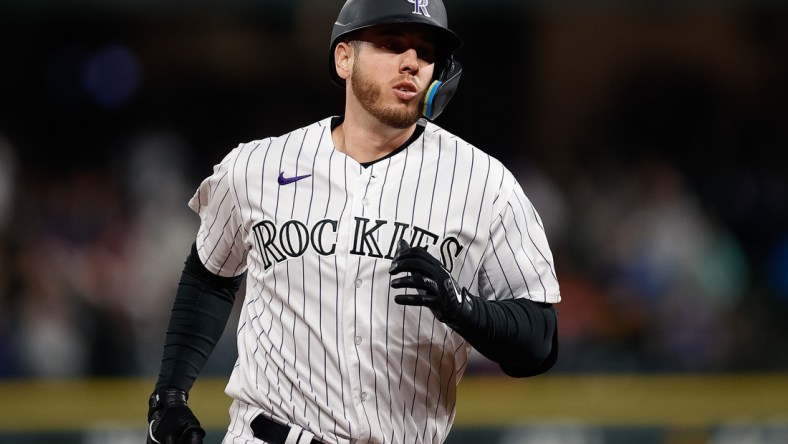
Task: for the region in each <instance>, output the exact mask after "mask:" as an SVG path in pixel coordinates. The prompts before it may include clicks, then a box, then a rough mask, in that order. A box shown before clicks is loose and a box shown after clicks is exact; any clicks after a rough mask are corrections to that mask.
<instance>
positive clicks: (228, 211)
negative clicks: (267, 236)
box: [189, 147, 247, 277]
mask: <svg viewBox="0 0 788 444" xmlns="http://www.w3.org/2000/svg"><path fill="white" fill-rule="evenodd" d="M239 151H240V147H239V148H236V149H235V150H233V151H231V152H230V153H229V154H228V155H227V156H226V157H225V158H224V160H222V162H221V163H219V164H217V165H216V166H214V169H213V174H212V175H210V176H209V177H207V178H206V179H205V180H203V182H202V183H201V184H200V186H199V188H198V189H197V191H196V192H195V193H194V196H193V197H192V198H191V200H189V207H190V208H191V209H192V210H194V211H195V212H196V213H197V214H198V215H199V216H200V228H199V230H198V232H197V239H196V244H197V252H198V254H199V256H200V260H201V261H202V263H203V264H204V265H205V268H206V269H208V270H209V271H210V272H212V273H215V274H217V275H219V276H224V277H233V276H238V275H240V274H242V273H243V272H244V271H245V270H246V255H247V247H246V244H245V242H244V225H243V222H242V220H241V217H240V213H239V211H238V208H239V207H238V205H237V198H236V194H235V193H234V191H233V190H234V187H233V182H234V175H233V171H234V170H235V164H236V162H237V159H238V153H239Z"/></svg>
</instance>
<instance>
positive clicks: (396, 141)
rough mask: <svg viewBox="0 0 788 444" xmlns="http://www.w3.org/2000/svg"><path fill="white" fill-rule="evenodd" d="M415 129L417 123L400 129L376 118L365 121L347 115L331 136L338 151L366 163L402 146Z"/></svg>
mask: <svg viewBox="0 0 788 444" xmlns="http://www.w3.org/2000/svg"><path fill="white" fill-rule="evenodd" d="M370 118H371V116H370ZM415 129H416V124H413V125H412V126H411V127H409V128H405V129H399V128H392V127H390V126H388V125H385V124H383V123H380V122H379V121H377V120H374V118H371V120H369V121H364V120H363V119H355V118H353V116H351V115H345V120H344V121H343V122H342V124H341V125H339V126H337V127H336V128H334V131H332V133H331V136H332V138H333V141H334V147H335V148H336V149H337V151H339V152H341V153H344V154H346V155H348V156H350V157H351V158H353V159H354V160H355V161H356V162H358V163H366V162H372V161H375V160H378V159H380V158H382V157H385V156H387V155H388V154H390V153H391V152H392V151H394V150H396V149H397V148H399V147H400V146H402V144H403V143H405V142H406V141H407V140H408V138H409V137H410V136H411V135H412V134H413V131H414V130H415Z"/></svg>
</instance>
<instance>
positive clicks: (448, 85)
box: [422, 57, 462, 120]
mask: <svg viewBox="0 0 788 444" xmlns="http://www.w3.org/2000/svg"><path fill="white" fill-rule="evenodd" d="M461 75H462V65H461V64H460V62H458V61H456V60H454V57H449V59H448V60H447V61H446V63H445V65H444V67H443V69H442V70H441V72H440V75H439V76H438V78H437V79H436V80H434V81H433V82H432V84H431V85H430V87H429V89H428V90H427V95H426V97H425V98H424V109H423V110H422V114H423V115H424V117H426V118H427V120H435V119H436V118H437V117H438V116H439V115H441V113H442V112H443V110H444V109H446V105H448V104H449V100H451V98H452V96H454V93H455V92H457V86H458V85H459V83H460V76H461Z"/></svg>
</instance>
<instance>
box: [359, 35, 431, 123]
mask: <svg viewBox="0 0 788 444" xmlns="http://www.w3.org/2000/svg"><path fill="white" fill-rule="evenodd" d="M359 41H360V42H359V43H358V44H356V45H355V48H356V51H355V52H356V54H355V57H354V62H353V67H352V70H351V75H350V77H349V79H348V80H349V82H348V84H349V87H350V89H351V92H352V94H353V96H354V97H355V99H356V100H357V101H358V102H359V104H360V105H361V107H362V108H363V109H364V110H365V111H366V112H368V113H369V114H371V115H372V116H374V117H375V118H377V119H378V120H379V121H380V122H382V123H384V124H386V125H388V126H391V127H394V128H408V127H410V126H411V125H413V124H414V123H416V121H417V120H418V119H419V118H420V117H421V111H422V107H423V105H424V97H425V95H426V91H427V88H428V87H429V85H430V82H431V80H432V75H433V71H434V67H435V65H434V62H435V50H434V45H433V42H432V38H431V34H430V33H429V32H428V31H426V30H424V29H422V28H421V27H419V26H402V25H400V26H379V27H374V28H370V29H367V30H365V31H364V32H362V34H361V35H360V37H359Z"/></svg>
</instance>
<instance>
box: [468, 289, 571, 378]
mask: <svg viewBox="0 0 788 444" xmlns="http://www.w3.org/2000/svg"><path fill="white" fill-rule="evenodd" d="M471 301H472V303H473V310H472V312H473V319H472V320H471V321H470V322H467V323H463V325H462V326H458V328H456V330H457V333H459V334H460V335H461V336H462V337H463V338H465V339H466V340H467V341H468V342H469V343H470V344H471V345H472V346H473V348H475V349H476V350H477V351H478V352H479V353H481V354H482V355H484V356H485V357H487V358H488V359H490V360H492V361H495V362H496V363H498V365H499V366H500V367H501V370H503V371H504V373H506V374H507V375H509V376H513V377H526V376H534V375H538V374H540V373H544V372H546V371H547V370H549V369H550V368H551V367H552V366H553V364H555V361H556V358H557V357H558V319H557V316H556V312H555V309H554V308H553V307H552V305H550V304H542V303H538V302H534V301H531V300H528V299H508V300H503V301H487V300H484V299H481V298H478V297H473V296H471Z"/></svg>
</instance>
